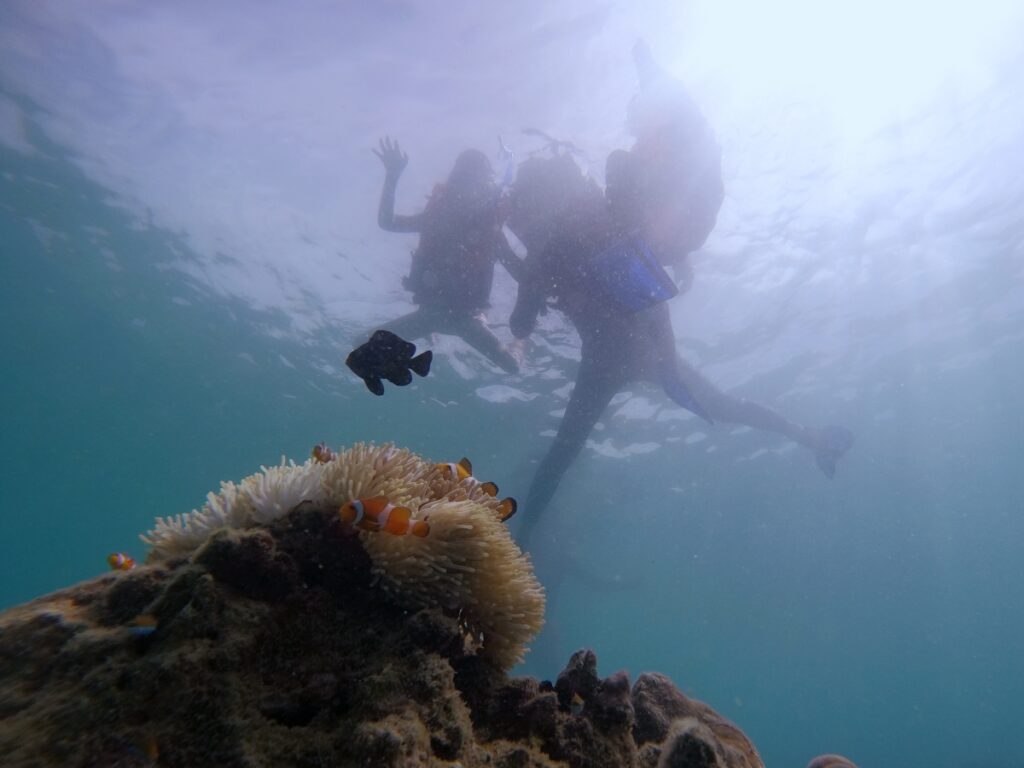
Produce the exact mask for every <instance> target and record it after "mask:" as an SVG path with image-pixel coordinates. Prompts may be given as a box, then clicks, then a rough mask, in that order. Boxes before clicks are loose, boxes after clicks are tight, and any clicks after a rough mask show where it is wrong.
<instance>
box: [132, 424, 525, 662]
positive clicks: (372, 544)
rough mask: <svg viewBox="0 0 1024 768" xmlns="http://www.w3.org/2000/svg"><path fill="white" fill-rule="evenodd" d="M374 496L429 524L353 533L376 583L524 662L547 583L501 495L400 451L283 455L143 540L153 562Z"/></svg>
mask: <svg viewBox="0 0 1024 768" xmlns="http://www.w3.org/2000/svg"><path fill="white" fill-rule="evenodd" d="M378 496H383V497H386V498H387V499H388V501H390V502H391V503H392V504H394V505H396V506H403V507H407V508H409V509H411V510H413V512H414V514H415V515H416V517H418V518H420V519H426V520H428V521H429V524H430V533H429V535H427V536H425V537H422V538H420V537H414V536H390V535H386V534H379V533H368V532H365V531H364V532H361V533H360V534H359V535H360V537H361V540H362V543H363V547H364V549H365V550H366V552H367V553H368V554H369V556H370V559H371V561H372V564H373V570H374V573H375V575H376V576H377V577H378V578H379V583H380V586H381V588H382V589H384V590H386V591H387V592H388V593H389V594H390V595H391V597H392V599H394V600H395V601H396V602H398V603H400V604H405V605H408V606H409V607H410V608H430V607H437V608H442V609H444V610H446V611H448V612H450V613H453V614H457V615H458V616H459V618H460V620H461V622H462V623H463V625H464V627H465V628H466V630H467V634H469V635H470V636H472V638H473V639H474V640H476V641H477V642H479V644H480V652H481V654H482V655H483V656H485V657H487V658H488V659H490V660H491V661H492V662H494V663H495V664H497V665H498V666H500V667H502V668H506V669H507V668H509V667H512V666H513V665H515V664H516V663H518V662H519V661H522V658H523V654H524V652H525V646H526V643H528V642H529V641H530V640H531V639H532V638H533V637H535V636H536V634H537V633H538V632H539V631H540V628H541V626H542V624H543V617H544V590H543V588H542V587H541V585H540V583H539V582H538V581H537V579H536V577H535V576H534V573H533V567H532V565H531V564H530V561H529V558H528V557H527V556H526V555H524V554H523V553H522V552H521V551H520V550H519V548H518V547H517V546H516V544H515V542H514V541H513V540H512V537H511V535H510V534H509V533H508V529H507V528H506V527H505V525H503V524H502V522H501V521H500V519H499V517H500V512H499V506H500V502H499V501H498V500H496V499H494V498H492V497H491V496H490V495H488V494H487V493H486V492H485V491H484V490H482V489H481V487H480V484H479V483H478V482H477V481H476V480H475V479H473V478H472V477H470V478H465V479H462V480H460V479H459V478H458V477H452V476H451V475H450V473H445V472H444V471H442V470H441V468H440V467H439V466H438V465H436V464H434V463H432V462H429V461H427V460H425V459H423V458H422V457H420V456H417V455H416V454H414V453H412V452H411V451H409V450H406V449H399V448H395V447H394V446H392V445H384V446H376V445H366V444H357V445H355V446H353V447H352V448H350V449H348V450H343V451H340V452H339V453H338V454H336V455H335V454H333V453H330V454H329V460H328V461H326V462H323V461H318V460H317V459H315V458H313V459H309V460H308V461H306V462H305V463H304V464H295V463H294V462H286V461H285V460H284V459H283V458H282V460H281V463H280V464H279V465H278V466H275V467H269V468H268V467H262V468H261V471H260V472H259V473H257V474H254V475H251V476H250V477H247V478H245V479H244V480H242V481H241V482H240V483H238V484H235V483H231V482H225V483H222V484H221V490H220V492H219V493H210V494H209V495H208V496H207V502H206V504H205V505H204V506H203V508H202V509H199V510H193V511H192V512H190V513H187V514H185V515H177V516H175V517H173V518H166V519H165V518H160V519H158V520H157V524H156V527H155V528H154V529H153V530H151V531H149V532H148V533H147V534H145V535H144V536H142V539H143V541H145V542H146V543H147V544H149V545H150V546H151V547H152V551H151V553H150V556H149V562H158V561H161V560H169V559H173V558H180V557H187V556H189V555H190V554H191V553H192V552H194V551H196V550H197V549H198V548H199V547H200V546H202V545H203V543H204V542H206V541H207V540H208V539H209V537H210V536H211V535H212V534H213V533H215V532H216V531H218V530H220V529H223V528H234V529H248V528H253V527H256V526H261V525H267V524H269V523H271V522H273V521H275V520H279V519H281V518H283V517H284V516H286V515H287V514H289V513H290V512H291V511H292V510H293V509H295V508H296V507H297V506H299V505H300V504H303V503H308V504H311V505H312V506H313V507H316V508H332V509H337V508H338V507H340V506H341V505H343V504H345V503H346V502H349V501H353V500H357V499H367V498H371V497H378Z"/></svg>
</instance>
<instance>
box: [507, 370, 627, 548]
mask: <svg viewBox="0 0 1024 768" xmlns="http://www.w3.org/2000/svg"><path fill="white" fill-rule="evenodd" d="M620 384H621V382H619V381H618V380H617V379H614V378H612V377H610V376H608V375H607V373H606V372H604V371H602V370H600V367H599V366H596V365H587V364H586V363H584V364H582V365H581V366H580V372H579V375H578V376H577V378H576V386H575V388H574V389H573V391H572V395H571V396H570V398H569V404H568V406H567V407H566V409H565V415H564V416H563V417H562V423H561V424H560V425H559V427H558V434H557V435H555V439H554V442H553V443H552V444H551V447H550V448H549V449H548V452H547V455H546V456H545V457H544V460H543V461H542V462H541V464H540V466H539V467H538V468H537V473H536V474H535V475H534V477H533V482H532V483H531V484H530V490H529V492H528V493H527V496H526V504H525V506H524V507H523V510H522V512H520V516H521V518H522V522H521V524H520V526H519V540H520V542H521V543H522V544H523V546H524V548H526V547H528V545H529V539H530V535H531V533H532V531H533V527H534V526H535V525H536V524H537V521H538V520H539V519H540V516H541V515H542V514H543V512H544V510H545V509H546V508H547V505H548V503H549V502H550V501H551V498H552V497H553V496H554V495H555V491H556V490H558V484H559V483H560V482H561V480H562V476H563V475H564V474H565V473H566V471H567V470H568V469H569V467H570V466H571V465H572V463H573V461H574V460H575V459H576V457H577V456H578V455H579V452H580V450H582V448H583V446H584V445H585V444H586V442H587V438H588V437H589V436H590V433H591V431H592V430H593V428H594V425H595V424H596V423H597V420H598V419H600V418H601V414H602V413H604V409H605V408H606V407H607V406H608V403H609V402H611V399H612V397H613V396H614V395H615V393H616V392H618V391H619V389H620V388H621V387H620Z"/></svg>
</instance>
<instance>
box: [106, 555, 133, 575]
mask: <svg viewBox="0 0 1024 768" xmlns="http://www.w3.org/2000/svg"><path fill="white" fill-rule="evenodd" d="M107 565H109V566H110V570H112V571H130V570H131V569H132V568H134V567H135V558H134V557H131V556H130V555H126V554H125V553H124V552H111V553H110V554H109V555H107Z"/></svg>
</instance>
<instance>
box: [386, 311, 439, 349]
mask: <svg viewBox="0 0 1024 768" xmlns="http://www.w3.org/2000/svg"><path fill="white" fill-rule="evenodd" d="M437 326H438V318H437V316H436V315H435V313H433V312H430V311H429V310H426V309H423V308H422V307H420V308H418V309H415V310H413V311H412V312H410V313H409V314H407V315H402V316H401V317H396V318H395V319H394V320H389V321H388V322H386V323H383V324H382V325H380V326H378V328H381V329H383V330H386V331H391V332H392V333H393V334H395V335H396V336H400V337H402V338H403V339H405V340H406V341H411V340H413V339H425V338H427V337H428V336H430V334H431V333H433V332H434V331H437V330H439V329H438V327H437ZM374 330H377V329H376V328H375V329H374ZM371 333H372V332H371Z"/></svg>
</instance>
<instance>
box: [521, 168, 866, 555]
mask: <svg viewBox="0 0 1024 768" xmlns="http://www.w3.org/2000/svg"><path fill="white" fill-rule="evenodd" d="M567 160H568V162H569V163H571V159H568V158H565V157H564V156H563V157H560V158H554V159H552V160H540V159H531V160H528V161H526V162H525V163H524V164H523V166H521V168H520V171H519V178H518V180H517V182H516V185H515V186H514V188H513V193H512V210H511V215H510V217H509V220H508V222H507V223H508V226H509V228H510V229H511V230H512V231H513V232H514V233H515V234H516V236H517V237H518V238H519V239H520V240H521V241H522V242H523V244H524V245H526V247H527V249H528V255H527V260H526V266H527V271H526V275H525V276H524V278H523V280H522V281H520V286H519V295H518V297H517V302H516V307H515V310H514V311H513V314H512V318H511V320H510V325H511V328H512V333H513V334H514V335H515V336H516V337H518V338H525V337H526V336H528V335H529V334H530V333H531V332H532V331H533V329H534V327H535V325H536V319H537V315H538V314H539V313H540V312H541V311H542V310H543V309H544V307H545V305H546V302H547V300H548V299H549V298H553V299H554V300H555V307H556V308H558V309H559V310H560V311H562V312H563V313H564V314H565V315H566V316H567V317H568V318H569V319H570V320H571V321H572V323H573V325H574V326H575V327H576V330H577V331H578V332H579V335H580V339H581V341H582V348H581V353H580V354H581V360H580V367H579V372H578V374H577V377H576V385H575V387H574V389H573V391H572V394H571V396H570V399H569V404H568V406H567V407H566V410H565V415H564V416H563V418H562V422H561V424H560V426H559V429H558V433H557V435H556V436H555V439H554V443H553V444H552V446H551V448H550V449H549V450H548V453H547V455H546V457H545V458H544V460H543V461H542V462H541V464H540V467H539V468H538V470H537V473H536V475H535V476H534V478H533V481H532V483H531V486H530V490H529V493H528V495H527V498H526V502H525V504H524V505H523V507H522V512H521V513H520V518H521V519H522V522H521V524H520V529H519V535H520V539H521V542H522V543H523V544H524V546H526V545H527V544H528V540H529V534H530V532H531V530H532V527H533V526H534V525H535V524H536V522H537V521H538V519H539V518H540V516H541V514H542V513H543V511H544V509H545V508H546V507H547V505H548V503H549V502H550V500H551V498H552V496H553V495H554V493H555V491H556V490H557V488H558V484H559V482H560V481H561V478H562V476H563V475H564V474H565V472H566V470H567V469H568V468H569V466H570V465H571V464H572V462H573V461H574V460H575V458H576V456H577V455H578V454H579V452H580V450H581V449H582V448H583V446H584V445H585V443H586V440H587V437H588V436H589V435H590V432H591V430H592V429H593V427H594V425H595V424H596V423H597V421H598V419H600V417H601V414H602V413H603V412H604V410H605V408H606V407H607V406H608V403H609V402H610V401H611V399H612V397H614V395H615V394H617V393H618V392H620V391H621V390H622V389H624V388H625V387H626V386H627V385H628V384H629V383H630V382H634V381H649V382H652V383H655V384H658V385H659V386H661V387H662V389H663V390H664V391H665V392H666V394H667V395H668V396H669V397H670V398H671V399H672V400H674V401H675V402H677V403H679V404H680V405H682V406H684V407H686V408H688V409H689V410H691V411H693V412H694V413H696V414H697V415H699V416H701V417H702V418H704V419H706V420H708V421H713V422H717V421H722V422H729V423H737V424H745V425H748V426H751V427H754V428H757V429H762V430H766V431H769V432H776V433H779V434H782V435H785V436H787V437H789V438H791V439H793V440H795V441H796V442H798V443H800V444H801V445H804V446H806V447H808V448H810V449H811V450H813V451H814V452H815V454H816V457H817V460H818V465H819V466H820V467H821V469H822V471H823V472H825V474H827V475H829V476H831V475H832V473H833V472H834V471H835V462H836V460H837V459H838V458H839V457H840V456H841V455H842V454H843V453H844V452H845V451H846V450H847V449H848V448H849V446H850V443H851V442H852V435H850V433H849V432H848V431H847V430H845V429H843V428H841V427H825V428H823V429H813V428H809V427H804V426H801V425H799V424H796V423H794V422H791V421H789V420H788V419H786V418H784V417H783V416H781V415H779V414H778V413H776V412H775V411H772V410H771V409H769V408H766V407H764V406H762V405H758V404H756V403H752V402H750V401H748V400H745V399H743V398H738V397H734V396H732V395H729V394H727V393H725V392H723V391H722V390H720V389H719V388H717V387H716V386H715V385H714V384H712V383H711V382H710V381H709V380H708V379H707V378H706V377H704V376H703V375H702V374H701V373H700V372H698V371H697V370H696V369H694V368H693V367H692V366H690V365H689V364H688V363H686V362H685V361H684V360H682V359H681V358H680V356H679V354H678V352H677V350H676V346H675V337H674V334H673V331H672V324H671V319H670V316H669V312H668V305H667V303H666V302H665V301H660V302H657V303H654V304H652V305H650V306H646V307H642V308H640V309H626V308H623V306H621V304H620V303H619V302H617V301H616V300H615V299H614V297H613V296H612V295H610V294H609V291H608V289H607V287H606V286H605V285H604V284H602V283H601V280H600V278H599V275H597V274H596V272H595V270H596V268H595V264H597V263H599V262H600V261H601V259H600V255H601V254H603V253H604V252H605V251H606V249H607V248H608V247H609V245H613V244H615V243H616V242H618V241H619V240H621V238H622V237H623V236H624V235H627V234H636V235H639V236H640V237H641V238H642V239H644V240H646V242H647V245H648V246H650V248H651V250H652V251H654V252H655V253H658V252H659V251H660V250H662V249H664V248H665V247H667V246H670V245H671V243H665V242H662V241H661V240H660V239H659V237H658V233H659V231H660V230H658V229H653V228H652V227H650V226H649V224H650V222H652V221H655V222H658V223H659V224H660V223H661V217H660V214H661V213H662V210H661V209H660V208H659V207H658V205H657V201H651V200H645V199H644V198H643V197H640V198H639V199H640V201H641V202H640V203H639V204H638V203H637V197H636V195H635V194H634V192H637V190H640V189H642V188H643V179H642V176H643V173H642V171H643V168H642V166H640V165H639V163H638V161H637V160H636V158H635V157H634V156H632V155H631V153H627V152H622V151H618V152H615V153H612V155H611V156H610V157H609V163H608V169H607V174H606V175H607V183H608V190H609V193H608V194H606V195H605V196H604V197H602V196H601V194H600V191H599V190H598V189H597V188H596V186H595V185H592V184H589V183H587V182H586V181H585V180H584V179H583V178H582V175H581V173H580V171H579V169H578V167H575V163H572V166H573V167H570V166H569V164H568V163H567ZM552 190H556V192H555V193H552ZM570 190H572V191H570ZM627 192H628V194H627ZM553 197H556V198H558V199H561V200H570V201H571V202H570V203H569V204H567V205H565V206H564V207H563V210H562V211H561V212H560V213H558V214H557V215H556V216H555V220H554V221H552V220H551V216H552V213H551V212H552V211H554V210H556V209H555V208H553V207H552V206H553V204H554V203H553V200H552V198H553ZM652 211H653V212H654V213H657V214H659V215H658V216H652V215H651V213H652Z"/></svg>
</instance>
